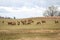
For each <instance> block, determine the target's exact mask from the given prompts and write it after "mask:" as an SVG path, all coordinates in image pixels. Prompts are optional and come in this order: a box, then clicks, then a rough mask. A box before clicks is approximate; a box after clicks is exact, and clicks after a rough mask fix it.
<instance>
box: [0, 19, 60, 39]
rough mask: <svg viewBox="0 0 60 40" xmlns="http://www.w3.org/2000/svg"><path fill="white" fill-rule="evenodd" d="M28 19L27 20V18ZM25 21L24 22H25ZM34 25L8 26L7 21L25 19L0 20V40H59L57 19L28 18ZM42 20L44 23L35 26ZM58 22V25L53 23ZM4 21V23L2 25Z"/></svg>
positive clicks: (59, 28) (59, 23) (59, 26)
mask: <svg viewBox="0 0 60 40" xmlns="http://www.w3.org/2000/svg"><path fill="white" fill-rule="evenodd" d="M27 19H29V18H27ZM27 19H26V20H27ZM30 19H32V20H33V21H34V23H32V24H29V25H23V24H20V25H8V24H7V22H8V21H15V22H16V23H17V21H20V20H25V19H2V18H1V19H0V40H60V19H59V18H55V19H54V18H49V19H48V18H30ZM42 20H44V21H46V23H42V24H36V23H37V22H41V21H42ZM55 20H58V23H55ZM2 21H4V23H2Z"/></svg>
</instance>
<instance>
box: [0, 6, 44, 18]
mask: <svg viewBox="0 0 60 40" xmlns="http://www.w3.org/2000/svg"><path fill="white" fill-rule="evenodd" d="M0 9H4V10H6V11H7V12H9V13H8V14H7V13H2V14H1V13H0V14H1V15H5V16H15V17H17V18H24V17H36V16H42V13H43V11H44V10H45V8H42V7H38V6H35V8H28V7H26V6H23V7H21V8H17V7H16V8H13V7H0ZM6 14H7V15H6Z"/></svg>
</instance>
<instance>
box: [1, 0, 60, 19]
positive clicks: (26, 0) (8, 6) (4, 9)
mask: <svg viewBox="0 0 60 40" xmlns="http://www.w3.org/2000/svg"><path fill="white" fill-rule="evenodd" d="M51 5H56V6H59V7H60V0H0V16H4V17H14V16H15V17H16V18H28V17H39V16H43V12H44V11H45V10H46V8H47V7H49V6H51Z"/></svg>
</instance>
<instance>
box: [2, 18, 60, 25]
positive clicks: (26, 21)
mask: <svg viewBox="0 0 60 40" xmlns="http://www.w3.org/2000/svg"><path fill="white" fill-rule="evenodd" d="M4 22H5V21H2V23H4ZM33 23H34V21H33V20H32V19H29V20H20V21H17V22H15V21H8V22H7V24H8V25H21V24H23V25H28V24H33ZM42 23H46V21H44V20H43V21H38V22H36V24H42ZM54 23H59V21H58V20H55V21H54Z"/></svg>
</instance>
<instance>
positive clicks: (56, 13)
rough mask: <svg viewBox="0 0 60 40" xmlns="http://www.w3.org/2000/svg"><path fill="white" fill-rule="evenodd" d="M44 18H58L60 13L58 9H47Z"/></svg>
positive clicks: (52, 7)
mask: <svg viewBox="0 0 60 40" xmlns="http://www.w3.org/2000/svg"><path fill="white" fill-rule="evenodd" d="M43 15H44V16H60V12H59V11H58V8H57V7H55V6H51V7H48V9H47V10H46V11H45V12H44V14H43Z"/></svg>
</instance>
